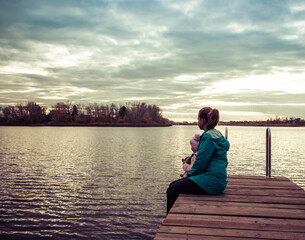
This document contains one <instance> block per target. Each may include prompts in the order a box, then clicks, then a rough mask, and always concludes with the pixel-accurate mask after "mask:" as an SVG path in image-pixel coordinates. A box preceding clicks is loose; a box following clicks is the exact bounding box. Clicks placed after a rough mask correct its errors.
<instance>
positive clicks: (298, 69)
mask: <svg viewBox="0 0 305 240" xmlns="http://www.w3.org/2000/svg"><path fill="white" fill-rule="evenodd" d="M304 53H305V3H304V1H284V0H283V1H275V0H270V1H263V0H258V1H253V0H248V1H247V0H240V1H237V0H235V1H226V0H222V1H218V0H206V1H195V0H193V1H177V0H173V1H169V0H160V1H145V0H142V1H140V0H130V1H123V0H118V1H115V0H114V1H112V0H109V1H93V0H92V1H89V0H88V1H74V0H70V1H61V0H57V1H56V0H53V1H48V0H25V1H17V0H16V1H10V0H2V1H0V105H3V106H5V105H8V104H15V103H25V102H27V101H35V102H37V103H39V104H42V105H46V106H51V105H52V104H54V103H56V102H60V101H64V102H66V101H72V102H75V103H104V104H107V103H125V102H130V101H142V102H147V103H149V104H156V105H158V106H160V107H161V109H162V110H163V115H164V116H165V117H168V118H170V119H173V120H188V121H195V120H196V116H197V112H198V110H199V109H200V108H201V107H203V106H211V107H216V108H218V109H219V110H220V111H221V120H256V119H257V120H263V119H267V118H270V117H274V116H287V117H301V118H305V111H304V107H305V59H304Z"/></svg>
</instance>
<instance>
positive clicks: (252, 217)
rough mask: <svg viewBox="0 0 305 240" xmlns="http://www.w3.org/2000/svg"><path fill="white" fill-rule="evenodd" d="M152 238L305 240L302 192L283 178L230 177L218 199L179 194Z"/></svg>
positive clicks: (303, 195) (304, 210) (303, 198)
mask: <svg viewBox="0 0 305 240" xmlns="http://www.w3.org/2000/svg"><path fill="white" fill-rule="evenodd" d="M155 239H156V240H160V239H302V240H305V191H304V190H303V189H302V188H300V187H299V186H297V185H296V184H294V183H292V182H291V181H290V180H289V179H287V178H283V177H276V178H271V179H269V178H265V177H259V176H230V177H229V183H228V186H227V189H226V191H225V193H224V194H222V195H216V196H215V195H214V196H211V195H209V196H205V195H180V196H179V197H178V199H177V201H176V202H175V204H174V206H173V207H172V209H171V211H170V213H169V214H168V215H167V217H166V218H165V219H164V221H163V223H162V226H161V227H160V229H159V231H158V232H157V234H156V236H155Z"/></svg>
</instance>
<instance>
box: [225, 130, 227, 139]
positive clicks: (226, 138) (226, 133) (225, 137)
mask: <svg viewBox="0 0 305 240" xmlns="http://www.w3.org/2000/svg"><path fill="white" fill-rule="evenodd" d="M225 138H226V139H228V128H227V127H226V130H225Z"/></svg>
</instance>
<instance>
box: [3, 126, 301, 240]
mask: <svg viewBox="0 0 305 240" xmlns="http://www.w3.org/2000/svg"><path fill="white" fill-rule="evenodd" d="M219 129H220V130H221V131H222V132H224V127H219ZM265 129H266V128H260V127H229V141H230V143H231V149H230V151H229V155H228V157H229V166H228V172H229V174H247V175H264V174H265ZM271 129H272V175H273V176H275V175H276V176H286V177H289V178H290V179H292V180H293V181H294V182H296V183H298V184H299V185H300V186H302V187H303V188H305V180H304V173H305V162H304V157H303V156H304V151H305V145H304V141H303V139H305V128H271ZM195 133H200V130H199V129H198V127H196V126H174V127H168V128H110V127H109V128H98V127H97V128H95V127H88V128H82V127H79V128H77V127H39V128H30V127H0V162H1V165H0V180H1V181H0V202H1V204H0V216H1V224H0V238H1V239H5V238H8V237H9V236H12V235H14V237H15V238H14V239H39V238H43V239H48V238H49V239H152V237H153V236H154V234H155V233H156V231H157V230H158V228H159V226H160V224H161V222H162V220H163V218H164V217H165V209H166V207H165V205H166V204H165V201H166V196H165V191H166V188H167V186H168V184H169V183H170V182H171V181H173V180H175V179H176V178H178V177H179V174H180V173H181V172H182V169H181V158H182V157H184V156H186V155H189V154H190V145H189V140H190V138H191V137H192V136H193V135H194V134H195Z"/></svg>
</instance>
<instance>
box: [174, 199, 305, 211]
mask: <svg viewBox="0 0 305 240" xmlns="http://www.w3.org/2000/svg"><path fill="white" fill-rule="evenodd" d="M199 198H200V199H201V201H198V199H199ZM176 203H180V204H186V205H206V206H223V207H230V206H236V207H238V206H240V207H252V208H270V209H272V208H276V209H279V208H282V209H304V210H305V205H301V204H299V205H297V204H281V203H278V204H274V203H255V202H214V201H202V196H201V197H197V198H178V199H177V200H176Z"/></svg>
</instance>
